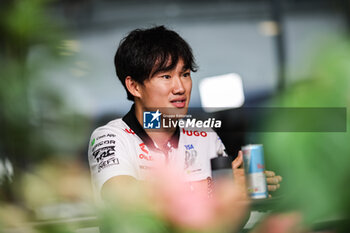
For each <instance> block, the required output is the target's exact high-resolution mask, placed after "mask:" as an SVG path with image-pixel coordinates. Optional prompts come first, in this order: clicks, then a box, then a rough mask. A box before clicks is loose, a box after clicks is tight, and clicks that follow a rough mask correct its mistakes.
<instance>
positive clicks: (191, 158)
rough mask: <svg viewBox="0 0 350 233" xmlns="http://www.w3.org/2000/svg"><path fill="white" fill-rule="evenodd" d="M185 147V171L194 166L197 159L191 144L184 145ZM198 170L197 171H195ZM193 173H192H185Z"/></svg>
mask: <svg viewBox="0 0 350 233" xmlns="http://www.w3.org/2000/svg"><path fill="white" fill-rule="evenodd" d="M184 146H185V149H186V150H185V169H188V168H190V167H192V166H193V165H194V164H195V161H196V158H197V151H196V150H195V149H194V146H193V144H188V145H184ZM196 170H198V169H196ZM189 172H194V171H187V173H189Z"/></svg>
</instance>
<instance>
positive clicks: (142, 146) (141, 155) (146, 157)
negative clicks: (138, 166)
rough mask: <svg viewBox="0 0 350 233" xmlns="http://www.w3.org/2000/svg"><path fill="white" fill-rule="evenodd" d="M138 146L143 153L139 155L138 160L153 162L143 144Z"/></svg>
mask: <svg viewBox="0 0 350 233" xmlns="http://www.w3.org/2000/svg"><path fill="white" fill-rule="evenodd" d="M139 146H140V149H141V150H142V151H143V152H144V153H141V154H139V158H140V159H146V160H148V161H151V160H153V158H152V156H151V155H148V154H149V151H148V150H147V148H146V145H145V143H141V144H140V145H139Z"/></svg>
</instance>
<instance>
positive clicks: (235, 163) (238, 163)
mask: <svg viewBox="0 0 350 233" xmlns="http://www.w3.org/2000/svg"><path fill="white" fill-rule="evenodd" d="M242 164H243V152H242V151H241V150H240V151H239V152H238V155H237V157H236V158H235V160H233V161H232V168H233V169H236V168H238V167H240V166H241V165H242Z"/></svg>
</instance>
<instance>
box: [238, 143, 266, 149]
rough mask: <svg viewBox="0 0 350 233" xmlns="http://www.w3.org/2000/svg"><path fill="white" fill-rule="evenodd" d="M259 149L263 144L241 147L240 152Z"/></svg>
mask: <svg viewBox="0 0 350 233" xmlns="http://www.w3.org/2000/svg"><path fill="white" fill-rule="evenodd" d="M259 147H263V144H249V145H246V146H242V150H247V149H253V148H259Z"/></svg>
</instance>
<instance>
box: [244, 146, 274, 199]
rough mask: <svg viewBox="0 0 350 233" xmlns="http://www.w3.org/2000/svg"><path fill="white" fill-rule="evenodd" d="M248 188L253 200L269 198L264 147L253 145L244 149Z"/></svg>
mask: <svg viewBox="0 0 350 233" xmlns="http://www.w3.org/2000/svg"><path fill="white" fill-rule="evenodd" d="M242 151H243V161H244V170H245V174H246V179H247V188H248V192H249V194H250V197H251V198H252V199H263V198H267V197H268V196H269V194H268V192H267V184H266V177H265V173H264V171H265V162H264V150H263V145H260V144H251V145H247V146H243V147H242Z"/></svg>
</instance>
